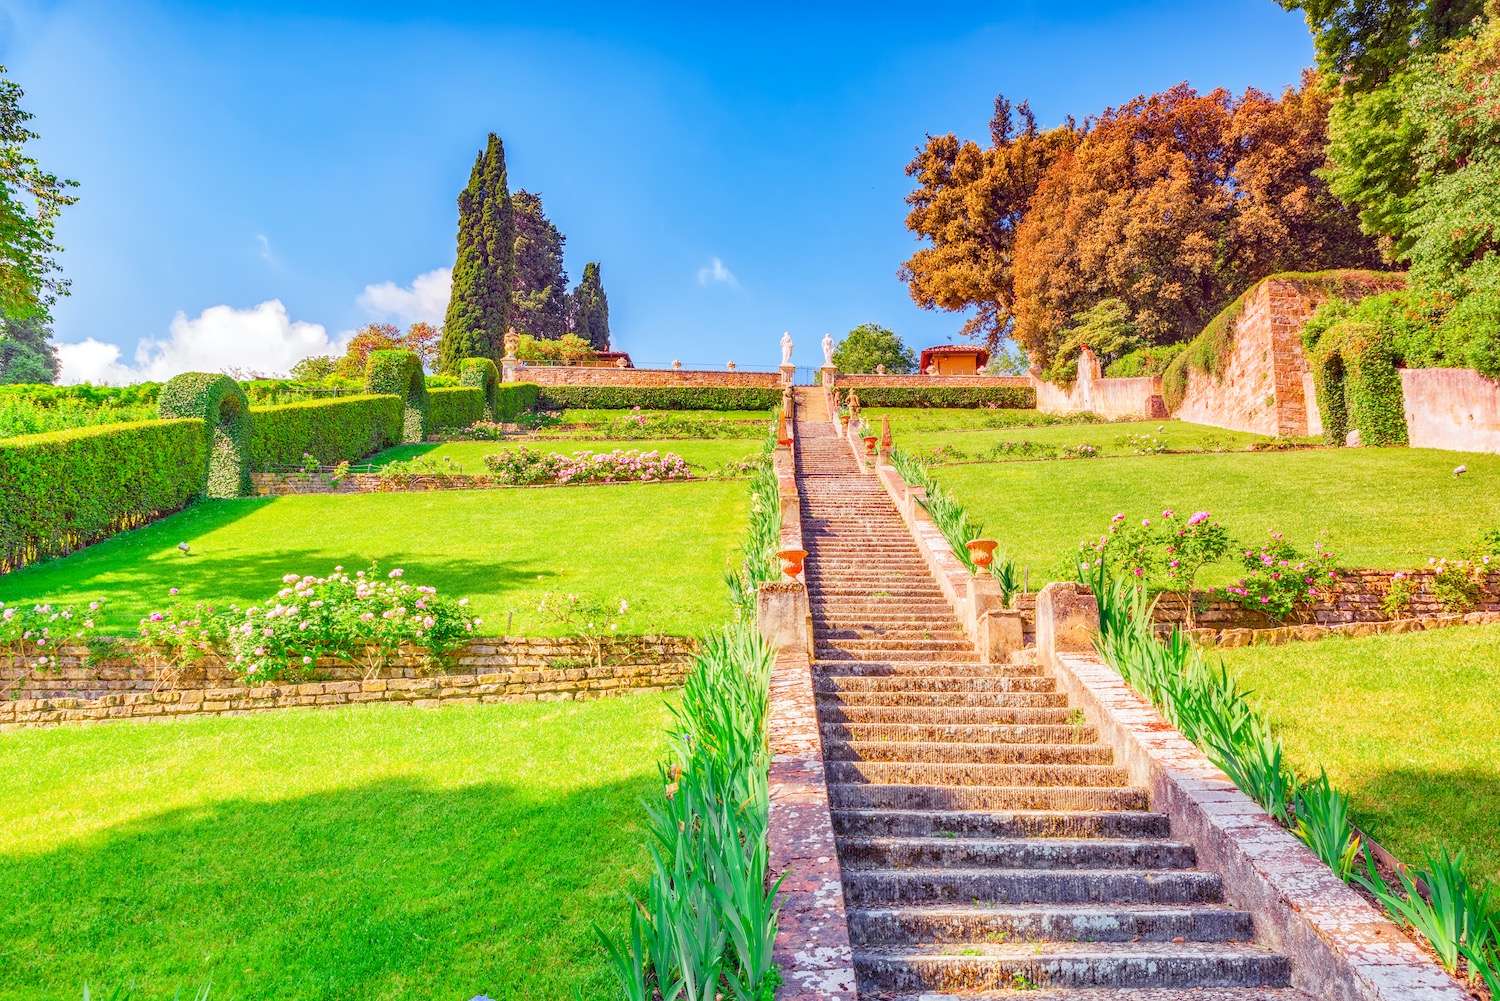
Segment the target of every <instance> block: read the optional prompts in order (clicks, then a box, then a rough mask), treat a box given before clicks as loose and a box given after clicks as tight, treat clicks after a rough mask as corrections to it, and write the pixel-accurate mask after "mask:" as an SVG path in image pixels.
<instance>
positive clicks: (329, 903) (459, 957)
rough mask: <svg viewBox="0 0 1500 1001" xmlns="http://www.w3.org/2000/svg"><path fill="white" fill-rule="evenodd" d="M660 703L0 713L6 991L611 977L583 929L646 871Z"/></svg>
mask: <svg viewBox="0 0 1500 1001" xmlns="http://www.w3.org/2000/svg"><path fill="white" fill-rule="evenodd" d="M666 719H667V712H666V702H665V699H663V698H662V697H661V696H658V695H638V696H628V697H625V698H619V699H610V700H605V701H602V702H586V703H573V702H567V703H530V704H519V705H492V706H460V707H446V708H444V709H442V710H439V711H427V710H420V709H413V708H409V707H403V706H360V707H350V708H341V709H335V710H329V711H310V710H288V711H285V712H278V713H269V714H264V715H256V716H248V717H239V718H224V719H197V720H177V721H174V722H172V723H167V724H162V725H151V726H146V725H141V724H133V723H112V724H108V725H105V726H98V727H90V728H85V729H75V728H65V729H55V730H46V731H17V732H12V733H3V734H0V774H4V775H5V776H6V778H5V794H4V795H0V861H3V863H4V867H5V871H6V873H7V875H6V878H5V879H3V880H0V999H3V1001H62V999H77V998H79V997H81V996H82V993H83V987H84V984H85V982H87V983H88V985H89V987H90V990H91V992H92V993H93V995H94V996H95V997H108V996H110V992H111V991H112V990H114V989H116V988H118V987H121V986H124V985H127V984H129V983H131V982H132V981H134V983H135V985H136V988H137V990H136V993H135V994H134V995H133V996H134V997H136V998H142V999H150V1001H157V999H166V998H170V997H172V996H173V992H174V991H176V990H178V989H179V988H182V989H183V990H182V994H183V996H184V997H191V996H192V994H193V992H194V990H195V988H196V987H197V986H198V985H199V984H201V983H203V982H204V981H206V980H207V979H208V978H209V977H212V978H213V992H212V997H213V998H240V999H245V998H257V999H266V1001H272V999H275V1001H283V999H284V1001H320V999H328V1001H333V999H338V1001H344V999H349V998H368V999H372V1001H373V999H392V1001H394V999H429V998H430V999H434V1001H437V999H441V1001H452V999H455V998H459V999H463V998H471V997H474V996H475V995H476V994H481V993H482V994H487V995H489V996H490V997H493V998H536V999H555V1001H573V999H574V998H575V997H581V998H585V999H599V1001H603V999H612V998H614V997H616V996H617V991H618V987H617V986H616V985H615V982H614V978H613V975H612V974H611V973H609V971H608V970H607V968H606V966H605V959H604V956H603V953H602V951H601V950H600V948H599V947H598V945H597V942H596V939H595V937H594V934H593V931H592V930H591V927H592V924H593V923H594V922H598V923H600V924H601V925H603V926H605V927H607V928H610V929H613V928H615V927H617V926H618V925H619V924H620V919H621V917H622V916H623V915H624V913H625V909H624V902H623V899H622V896H621V894H622V893H623V892H625V891H630V892H635V893H639V892H641V890H642V888H643V885H644V882H645V878H646V876H647V873H648V871H649V866H650V862H649V859H648V856H647V853H646V849H645V840H646V837H645V831H644V829H643V822H644V812H643V810H642V809H641V805H640V800H641V798H642V797H647V796H651V795H653V793H654V792H655V790H656V789H657V787H658V778H657V770H656V761H657V760H658V759H659V758H660V756H661V754H662V752H663V745H662V740H661V735H662V728H663V725H664V723H665V721H666ZM575 990H576V991H577V992H578V993H577V994H575Z"/></svg>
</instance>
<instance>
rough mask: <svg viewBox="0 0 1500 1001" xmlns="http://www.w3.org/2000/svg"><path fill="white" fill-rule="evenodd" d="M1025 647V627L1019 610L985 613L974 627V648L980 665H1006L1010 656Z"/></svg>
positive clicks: (999, 609)
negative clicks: (977, 652) (977, 653)
mask: <svg viewBox="0 0 1500 1001" xmlns="http://www.w3.org/2000/svg"><path fill="white" fill-rule="evenodd" d="M1025 645H1026V626H1025V624H1024V623H1023V622H1022V621H1021V610H1020V609H1019V608H997V609H993V610H991V611H988V612H985V613H984V614H983V615H981V616H980V617H979V620H978V622H977V623H975V626H974V647H975V649H977V650H978V651H979V662H980V663H981V664H1007V663H1009V662H1010V655H1011V654H1013V653H1015V652H1016V651H1017V650H1020V649H1022V648H1024V647H1025Z"/></svg>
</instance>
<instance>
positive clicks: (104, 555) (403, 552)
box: [0, 481, 749, 635]
mask: <svg viewBox="0 0 1500 1001" xmlns="http://www.w3.org/2000/svg"><path fill="white" fill-rule="evenodd" d="M748 506H749V498H748V496H747V493H746V490H745V485H744V483H743V482H733V481H727V482H703V483H661V484H638V485H636V484H626V485H600V486H581V487H537V488H523V489H500V490H444V491H433V492H421V493H419V492H413V493H405V492H403V493H381V494H343V495H332V494H323V495H303V496H295V497H278V498H275V499H243V500H222V501H208V502H204V503H201V504H198V505H196V506H195V507H192V508H190V509H188V510H186V511H183V512H180V513H178V514H175V515H172V516H171V517H169V518H165V519H163V520H162V521H159V522H156V523H154V524H151V525H148V526H146V527H145V528H141V529H137V530H135V531H132V532H123V533H121V534H119V535H117V536H115V537H113V538H111V539H108V540H106V541H104V542H102V543H100V544H98V545H96V546H90V547H89V548H87V549H84V550H82V551H80V552H77V553H74V554H73V555H72V556H68V557H65V558H63V559H59V560H53V561H50V562H47V563H41V564H37V565H34V566H30V567H26V568H24V569H21V570H18V571H15V572H14V573H9V574H5V575H4V576H0V601H5V602H12V601H16V600H40V599H49V600H55V601H72V602H79V603H81V602H86V601H88V600H89V599H91V598H97V597H100V596H107V597H109V599H110V602H111V604H110V605H109V606H108V608H109V609H110V613H109V615H108V617H107V619H106V624H107V625H108V626H109V627H111V628H129V627H132V626H134V624H135V623H136V622H137V621H138V620H139V619H140V617H141V616H143V615H145V614H147V613H149V612H150V611H152V610H154V609H156V608H159V607H161V606H160V602H162V601H164V600H165V598H166V591H167V589H168V588H169V587H177V588H180V589H181V592H182V597H184V598H187V599H190V600H200V601H206V602H211V603H225V602H234V603H237V604H240V605H242V606H243V605H249V604H252V603H254V602H256V601H260V600H263V599H264V598H266V597H268V596H269V595H271V594H273V593H275V591H276V590H277V589H278V588H279V587H280V586H281V583H280V582H281V577H282V575H283V574H286V573H293V572H294V573H299V574H309V573H310V574H324V573H327V572H328V571H329V570H331V569H332V568H333V567H334V566H335V565H342V566H344V567H345V568H347V569H350V570H354V569H360V568H364V567H367V566H368V565H369V564H370V563H371V561H373V560H378V561H380V565H381V567H382V569H390V568H393V567H397V566H399V567H402V568H404V569H405V570H406V576H405V580H406V582H407V583H410V584H432V585H433V586H435V587H437V588H438V589H439V590H440V591H441V592H443V593H446V594H452V595H466V596H468V597H469V598H471V599H472V604H471V606H470V609H471V611H472V612H473V613H474V614H476V615H478V616H480V617H482V618H483V619H484V620H485V623H484V631H485V632H487V633H491V634H498V633H502V632H503V633H507V634H509V635H521V634H525V635H549V634H557V633H559V632H565V631H566V630H564V629H561V628H560V627H559V626H558V625H556V624H555V623H551V622H547V621H544V620H542V619H541V617H540V616H539V615H538V614H537V610H536V606H537V602H538V601H539V600H540V598H541V596H542V594H543V593H544V592H548V591H553V592H558V591H565V592H569V593H577V594H580V595H587V596H590V597H593V598H596V599H598V600H600V601H604V602H609V603H611V604H613V603H615V602H618V601H620V600H621V599H627V600H628V601H629V603H630V608H629V613H628V614H627V615H626V616H625V617H624V618H623V620H622V624H621V627H620V628H621V629H622V630H624V631H628V632H636V633H644V632H656V631H658V630H659V631H662V632H666V633H670V634H679V635H686V634H695V633H697V632H699V631H700V630H702V629H704V628H706V627H708V626H712V625H715V624H717V623H719V622H721V621H722V620H723V619H724V617H725V614H726V609H727V606H726V604H725V597H724V585H723V581H722V574H723V571H724V570H725V568H727V567H728V566H730V565H731V563H732V562H733V561H734V560H735V559H736V552H737V547H738V545H739V543H740V540H741V536H742V535H743V533H744V528H745V523H746V518H747V516H748ZM179 542H187V543H189V544H190V545H191V551H190V554H189V555H188V556H186V557H184V556H183V555H182V554H181V553H180V552H178V550H177V544H178V543H179ZM512 612H514V613H515V617H514V621H513V622H512V621H510V613H512Z"/></svg>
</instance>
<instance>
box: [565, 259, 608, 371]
mask: <svg viewBox="0 0 1500 1001" xmlns="http://www.w3.org/2000/svg"><path fill="white" fill-rule="evenodd" d="M568 301H569V307H570V316H571V320H572V325H573V333H575V334H577V335H578V336H579V337H582V338H583V339H584V340H586V341H588V342H589V344H590V345H592V346H593V348H594V350H595V351H608V350H609V300H608V299H607V298H605V295H604V282H603V280H602V279H601V278H600V277H599V262H598V261H592V262H590V263H589V264H586V265H584V268H583V277H582V278H581V279H579V281H578V287H577V288H575V289H573V294H572V295H571V296H569V297H568Z"/></svg>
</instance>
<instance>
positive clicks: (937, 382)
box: [833, 372, 1032, 390]
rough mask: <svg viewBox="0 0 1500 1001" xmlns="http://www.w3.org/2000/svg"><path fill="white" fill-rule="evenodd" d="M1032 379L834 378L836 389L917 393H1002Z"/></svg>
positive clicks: (868, 376) (1002, 376) (876, 376)
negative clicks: (893, 388)
mask: <svg viewBox="0 0 1500 1001" xmlns="http://www.w3.org/2000/svg"><path fill="white" fill-rule="evenodd" d="M1031 384H1032V382H1031V379H1030V378H1028V377H1027V376H1024V375H1021V376H1016V375H873V374H871V375H845V374H844V373H842V372H840V373H838V374H837V375H835V376H834V380H833V385H834V387H835V388H837V389H856V390H857V389H864V388H867V387H872V386H904V387H909V388H917V389H1000V388H1002V387H1006V386H1013V387H1017V388H1026V387H1028V386H1030V385H1031Z"/></svg>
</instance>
